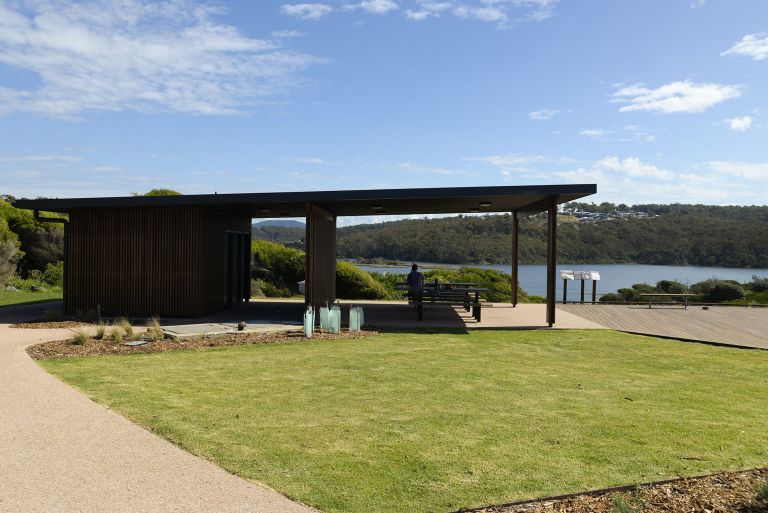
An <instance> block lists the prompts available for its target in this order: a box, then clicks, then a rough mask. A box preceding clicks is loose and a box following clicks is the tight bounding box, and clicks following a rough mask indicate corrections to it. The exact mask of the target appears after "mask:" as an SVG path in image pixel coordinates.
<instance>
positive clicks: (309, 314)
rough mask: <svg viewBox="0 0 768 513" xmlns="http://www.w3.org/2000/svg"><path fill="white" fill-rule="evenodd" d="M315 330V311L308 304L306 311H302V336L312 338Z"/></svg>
mask: <svg viewBox="0 0 768 513" xmlns="http://www.w3.org/2000/svg"><path fill="white" fill-rule="evenodd" d="M314 332H315V311H314V310H313V309H312V307H311V306H310V307H309V308H307V311H306V312H304V336H305V337H307V338H312V334H313V333H314Z"/></svg>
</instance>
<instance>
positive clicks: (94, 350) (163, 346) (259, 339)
mask: <svg viewBox="0 0 768 513" xmlns="http://www.w3.org/2000/svg"><path fill="white" fill-rule="evenodd" d="M373 335H378V332H376V331H358V332H355V333H350V332H348V331H342V332H341V333H339V334H336V335H334V334H332V333H328V332H315V334H314V336H313V337H312V338H311V339H308V338H305V337H304V332H303V331H289V332H277V333H275V332H273V333H239V334H232V335H224V336H215V337H200V338H186V339H179V340H168V339H165V340H160V341H157V342H147V343H146V344H144V345H140V346H126V345H123V344H122V343H119V344H118V343H115V342H113V341H111V340H96V339H93V338H91V339H88V340H87V341H86V342H85V343H84V344H81V345H78V344H73V343H72V341H71V340H55V341H53V342H43V343H42V344H37V345H35V346H31V347H29V348H27V353H29V355H30V356H31V357H32V358H34V359H35V360H49V359H52V358H71V357H77V356H95V355H104V354H118V355H119V354H136V353H162V352H165V351H173V350H176V349H199V348H203V347H220V346H236V345H247V344H274V343H279V342H296V343H298V342H311V341H312V340H318V339H319V340H337V339H358V338H364V337H370V336H373Z"/></svg>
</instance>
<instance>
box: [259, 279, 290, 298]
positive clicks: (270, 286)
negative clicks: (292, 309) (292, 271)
mask: <svg viewBox="0 0 768 513" xmlns="http://www.w3.org/2000/svg"><path fill="white" fill-rule="evenodd" d="M258 283H259V291H260V292H261V294H262V295H264V296H266V297H291V291H290V290H288V288H287V287H280V286H278V285H275V284H274V283H270V282H268V281H264V280H258Z"/></svg>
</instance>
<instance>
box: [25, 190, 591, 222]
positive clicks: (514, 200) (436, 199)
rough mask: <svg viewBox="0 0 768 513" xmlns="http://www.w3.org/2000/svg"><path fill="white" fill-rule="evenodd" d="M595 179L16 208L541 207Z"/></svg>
mask: <svg viewBox="0 0 768 513" xmlns="http://www.w3.org/2000/svg"><path fill="white" fill-rule="evenodd" d="M596 192H597V185H595V184H571V185H516V186H495V187H440V188H424V189H363V190H348V191H311V192H260V193H245V194H200V195H182V196H128V197H110V198H62V199H35V200H29V199H19V200H17V201H15V202H14V206H16V207H17V208H24V209H29V210H44V211H48V212H62V213H66V212H69V211H72V210H76V209H99V208H148V207H207V208H216V209H220V210H227V211H233V212H241V213H243V214H244V215H249V216H250V217H254V218H257V217H270V218H271V217H303V216H304V215H305V213H306V205H307V203H313V204H316V205H318V206H320V207H322V208H324V209H325V210H327V211H329V212H331V213H333V214H335V215H337V216H368V215H375V214H387V215H409V214H457V213H471V212H480V213H495V212H540V211H542V210H545V209H546V208H547V206H548V205H549V204H551V202H552V201H554V202H555V203H556V204H560V203H566V202H569V201H575V200H577V199H580V198H583V197H585V196H589V195H591V194H595V193H596Z"/></svg>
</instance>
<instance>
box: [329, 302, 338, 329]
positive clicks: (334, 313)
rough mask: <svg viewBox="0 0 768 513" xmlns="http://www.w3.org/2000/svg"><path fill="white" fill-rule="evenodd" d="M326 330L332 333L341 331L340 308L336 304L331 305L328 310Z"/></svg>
mask: <svg viewBox="0 0 768 513" xmlns="http://www.w3.org/2000/svg"><path fill="white" fill-rule="evenodd" d="M328 331H330V332H331V333H334V334H336V333H340V332H341V308H340V307H339V306H338V305H333V306H331V309H330V312H328Z"/></svg>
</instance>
